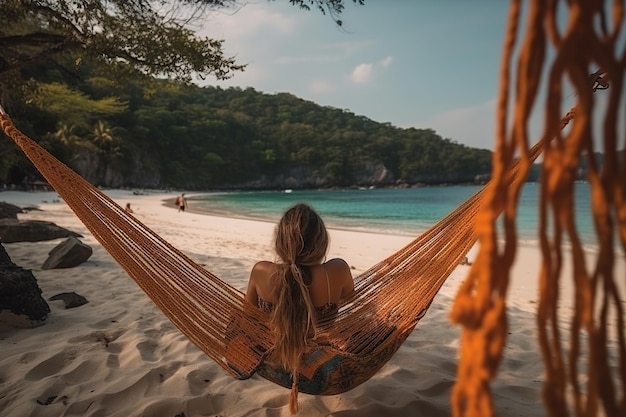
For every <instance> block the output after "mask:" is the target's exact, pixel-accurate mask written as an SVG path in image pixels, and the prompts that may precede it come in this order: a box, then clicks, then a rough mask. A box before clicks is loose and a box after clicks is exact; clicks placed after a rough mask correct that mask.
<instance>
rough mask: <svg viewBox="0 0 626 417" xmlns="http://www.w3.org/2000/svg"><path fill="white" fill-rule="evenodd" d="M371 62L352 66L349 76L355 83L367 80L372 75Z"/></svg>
mask: <svg viewBox="0 0 626 417" xmlns="http://www.w3.org/2000/svg"><path fill="white" fill-rule="evenodd" d="M372 72H373V71H372V64H359V65H357V66H356V68H354V70H353V71H352V74H351V75H350V78H351V79H352V81H353V82H355V83H357V84H362V83H364V82H366V81H368V80H369V79H370V78H371V76H372Z"/></svg>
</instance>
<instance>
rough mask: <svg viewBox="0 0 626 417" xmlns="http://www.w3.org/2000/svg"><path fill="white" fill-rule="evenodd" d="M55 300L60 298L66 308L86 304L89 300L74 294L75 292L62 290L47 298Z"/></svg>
mask: <svg viewBox="0 0 626 417" xmlns="http://www.w3.org/2000/svg"><path fill="white" fill-rule="evenodd" d="M56 300H62V301H63V304H65V308H66V309H68V308H75V307H80V306H82V305H83V304H87V303H88V302H89V301H87V299H86V298H85V297H83V296H82V295H80V294H76V293H75V292H62V293H60V294H57V295H53V296H52V297H50V298H48V301H56Z"/></svg>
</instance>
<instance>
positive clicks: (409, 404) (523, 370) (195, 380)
mask: <svg viewBox="0 0 626 417" xmlns="http://www.w3.org/2000/svg"><path fill="white" fill-rule="evenodd" d="M106 193H107V195H109V196H110V197H111V198H112V199H113V200H114V201H116V202H118V203H119V204H120V205H121V206H123V205H124V204H125V203H127V202H130V203H131V205H132V208H133V210H134V214H133V215H134V216H135V217H137V218H138V219H139V220H140V221H141V222H142V223H144V224H146V225H147V226H148V227H150V228H151V229H153V230H154V231H155V233H157V234H159V235H160V236H162V237H163V238H164V239H165V240H167V241H168V242H169V243H171V244H172V245H174V246H175V247H177V248H179V249H180V250H182V251H183V252H184V253H185V254H187V255H188V256H189V257H190V258H191V259H193V260H194V261H195V262H197V263H198V264H201V265H204V266H205V267H206V268H207V269H209V270H210V271H211V272H213V273H214V274H215V275H217V276H219V277H221V278H222V279H223V280H224V281H225V282H226V283H228V284H229V285H231V286H233V287H235V288H236V289H238V290H240V291H244V290H245V288H246V285H247V280H248V274H249V271H250V269H251V268H252V266H253V265H254V263H256V262H257V261H258V260H261V259H268V260H271V259H273V257H274V255H273V251H272V245H271V240H272V237H273V229H274V223H272V222H264V221H259V220H245V219H238V218H229V217H218V216H214V215H207V214H204V213H203V214H199V213H194V212H192V211H186V212H184V213H178V212H177V211H176V207H175V206H174V205H173V204H164V203H163V200H167V199H171V200H172V201H173V199H174V198H175V196H176V193H173V192H170V193H165V192H154V193H147V194H143V195H133V194H132V190H107V191H106ZM55 196H56V193H54V192H37V193H26V192H21V193H20V192H13V191H10V192H2V193H0V201H7V202H9V203H12V204H16V205H18V206H20V207H22V206H25V205H30V206H33V205H36V206H39V208H40V209H41V210H42V211H31V212H29V213H26V214H19V215H18V217H19V218H20V219H32V220H47V221H51V222H53V223H56V224H57V225H59V226H62V227H65V228H68V229H70V230H73V231H76V232H78V233H80V234H82V235H83V238H82V239H81V240H82V241H83V242H85V243H86V244H88V245H90V246H91V247H92V248H93V249H94V253H93V255H92V257H91V258H90V259H89V260H88V261H87V262H85V263H84V264H81V265H79V266H77V267H75V268H70V269H59V270H42V269H41V264H42V262H43V260H45V258H46V257H47V253H48V252H49V251H50V250H51V249H52V248H53V247H54V246H55V245H56V244H58V243H59V242H60V241H62V240H63V239H57V240H54V241H46V242H21V243H9V244H4V246H5V248H6V250H7V252H8V253H9V255H10V257H11V259H12V261H13V262H14V263H16V264H17V265H19V266H21V267H23V268H25V269H31V270H32V272H33V274H34V275H35V277H36V278H37V280H38V283H39V285H40V287H41V289H42V291H43V294H42V295H43V297H44V298H45V299H46V300H48V298H50V297H51V296H53V295H54V294H57V293H60V292H65V291H75V292H77V293H78V294H81V295H83V296H85V297H86V298H87V299H88V300H89V303H88V304H86V305H84V306H81V307H79V308H77V309H69V310H66V309H64V308H63V306H62V304H60V303H59V302H56V301H48V303H49V305H50V308H51V310H52V311H51V313H50V315H49V317H48V319H47V320H46V323H45V324H44V325H42V326H40V327H36V328H32V329H21V330H9V331H0V349H1V350H2V352H3V353H4V355H3V357H2V358H0V417H14V416H20V417H22V416H50V417H53V416H54V417H57V416H64V415H82V416H93V417H96V416H104V415H106V416H113V417H129V416H130V417H135V416H137V417H139V416H142V417H163V416H175V415H180V414H181V413H184V415H185V416H186V417H192V416H194V417H195V416H203V415H224V416H237V417H238V416H241V417H243V416H258V417H270V416H288V415H289V411H288V410H289V405H288V397H289V390H287V389H284V388H281V387H278V386H276V385H274V384H272V383H269V382H267V381H266V380H263V379H262V378H260V377H258V376H256V375H255V376H253V377H252V378H251V379H249V380H245V381H238V380H235V379H234V378H232V377H230V376H229V375H228V374H227V373H226V372H225V371H223V370H222V369H221V368H219V367H218V366H217V365H216V364H215V363H214V362H212V361H211V359H210V358H208V357H207V356H206V355H204V354H203V353H202V352H201V351H199V350H198V349H197V348H196V347H195V346H194V345H193V344H192V343H191V342H190V341H189V340H188V339H187V338H186V337H185V336H184V335H182V334H181V333H180V332H179V331H178V329H176V328H175V327H174V326H173V325H172V323H171V322H169V321H168V320H167V319H166V318H165V316H164V315H163V314H162V313H161V312H160V311H159V310H157V309H156V307H155V306H154V304H153V303H152V302H151V301H150V300H149V299H148V298H147V297H146V295H145V294H144V293H143V292H142V291H141V290H140V289H139V288H138V287H137V285H136V284H135V283H134V281H133V280H132V279H130V278H129V276H128V275H127V274H126V273H125V272H124V271H123V270H122V269H121V268H120V267H119V265H117V264H116V263H115V262H114V261H113V259H112V258H111V256H110V255H109V254H108V253H107V252H106V251H105V250H104V249H103V248H102V246H101V245H99V244H98V243H97V242H96V240H95V239H94V238H93V236H92V235H91V234H90V233H89V232H88V231H87V229H86V228H85V226H84V225H82V223H80V221H79V220H78V219H77V218H76V216H75V215H74V214H73V213H72V212H71V210H70V209H69V208H68V207H67V205H65V204H64V203H63V202H62V201H61V202H59V203H52V202H51V201H52V200H53V199H54V197H55ZM43 200H45V201H47V202H46V203H44V202H43ZM329 233H330V234H331V248H330V252H329V256H330V257H342V258H344V259H346V261H347V262H348V264H349V265H350V266H351V267H352V271H353V275H355V276H356V275H358V274H359V273H361V272H363V271H365V270H367V269H368V268H369V267H370V266H372V265H374V264H375V263H376V262H378V261H380V260H382V259H384V257H386V256H387V255H390V254H392V253H393V252H395V251H396V250H398V249H400V248H401V247H402V246H404V245H405V244H407V243H408V242H409V241H410V240H412V237H407V236H396V235H383V234H375V233H366V232H356V231H351V230H337V229H334V228H329ZM473 250H475V248H474V249H473ZM470 260H473V258H472V252H470ZM539 264H540V254H539V251H538V248H537V247H535V248H531V247H524V246H520V247H519V248H518V254H517V259H516V261H515V265H514V268H513V270H512V277H511V285H510V288H509V295H508V301H507V305H508V310H507V311H508V314H507V315H508V318H509V335H508V336H507V346H506V349H505V357H504V359H503V362H502V365H501V366H500V371H499V373H498V376H497V377H496V379H495V380H494V382H493V386H492V388H493V393H494V405H495V409H496V413H497V414H502V415H512V414H515V415H524V416H531V417H534V416H536V417H539V416H543V415H545V409H544V408H543V406H542V404H541V388H542V381H543V378H544V377H543V362H542V358H541V355H540V354H539V350H538V349H539V348H538V345H537V336H536V319H535V315H536V312H535V310H536V307H537V301H536V300H537V268H538V267H539ZM469 268H470V267H469V266H465V265H459V266H457V268H456V269H455V270H454V271H453V272H452V274H451V276H450V277H449V278H448V280H447V281H446V282H445V283H444V286H443V287H442V289H441V290H440V292H439V294H438V295H437V296H436V297H435V300H434V302H433V304H432V306H431V308H430V310H429V311H428V313H427V314H426V316H425V317H424V318H423V319H422V320H421V321H420V323H418V325H417V327H416V329H415V330H414V331H413V332H412V333H411V334H410V335H409V337H408V339H407V341H406V342H405V343H404V344H403V345H402V346H401V347H400V349H399V350H398V352H397V353H396V354H395V356H394V357H393V358H392V359H391V360H390V361H389V362H388V363H387V364H386V365H385V366H384V367H383V368H382V369H381V370H380V371H379V372H378V373H377V374H376V375H375V376H374V377H373V378H372V379H370V380H369V381H367V382H365V383H364V384H362V385H360V386H358V387H356V388H355V389H353V390H351V391H349V392H347V393H344V394H340V395H334V396H321V397H315V396H310V395H306V394H301V395H300V408H301V413H300V415H302V416H318V415H319V416H339V415H340V416H341V417H346V416H348V417H352V416H354V417H356V416H358V417H374V416H376V417H378V416H379V415H385V416H398V417H400V416H402V417H404V416H407V415H411V416H429V417H430V416H433V417H443V416H449V415H450V414H451V410H450V404H449V398H450V393H451V390H452V386H453V384H454V381H455V379H456V361H457V360H458V348H459V346H460V343H461V342H460V337H459V334H460V328H459V327H458V326H455V325H452V324H451V323H450V322H449V319H448V315H449V310H450V308H451V306H452V303H453V300H454V297H455V295H456V292H457V290H458V288H459V285H460V284H461V282H462V281H463V280H464V278H465V276H466V274H467V272H468V271H469ZM620 273H623V271H622V272H620ZM571 290H572V288H571V285H570V284H569V281H565V282H564V287H563V291H564V292H567V291H571ZM568 299H569V300H571V299H572V297H569V298H568ZM571 311H572V310H571V307H568V306H567V305H566V304H565V303H564V304H563V305H561V308H560V309H559V314H560V317H562V318H563V319H566V318H569V316H570V314H571ZM565 326H566V325H565V323H564V322H562V327H563V328H564V329H565ZM616 366H617V365H616ZM46 403H47V404H46Z"/></svg>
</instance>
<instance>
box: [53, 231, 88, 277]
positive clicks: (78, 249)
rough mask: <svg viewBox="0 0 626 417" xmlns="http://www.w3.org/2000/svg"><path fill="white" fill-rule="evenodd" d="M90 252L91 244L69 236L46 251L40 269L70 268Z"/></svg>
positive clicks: (83, 259) (81, 261)
mask: <svg viewBox="0 0 626 417" xmlns="http://www.w3.org/2000/svg"><path fill="white" fill-rule="evenodd" d="M92 253H93V249H91V246H89V245H87V244H85V243H83V242H81V241H80V240H78V239H76V238H75V237H74V236H70V237H69V238H67V239H66V240H64V241H63V242H61V243H59V244H58V245H57V246H55V247H54V248H53V249H52V250H51V251H50V252H49V253H48V259H46V260H45V261H44V263H43V265H42V266H41V269H57V268H72V267H75V266H78V265H80V264H82V263H83V262H85V261H86V260H87V259H89V257H90V256H91V254H92Z"/></svg>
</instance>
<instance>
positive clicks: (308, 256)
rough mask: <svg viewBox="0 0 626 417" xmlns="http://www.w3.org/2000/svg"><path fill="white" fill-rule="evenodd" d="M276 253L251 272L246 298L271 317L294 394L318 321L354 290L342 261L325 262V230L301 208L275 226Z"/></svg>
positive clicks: (309, 211) (305, 207) (277, 348)
mask: <svg viewBox="0 0 626 417" xmlns="http://www.w3.org/2000/svg"><path fill="white" fill-rule="evenodd" d="M275 249H276V254H277V255H278V258H279V260H278V262H269V261H261V262H258V263H257V264H256V265H254V267H253V268H252V272H251V273H250V281H249V283H248V290H247V292H246V300H248V301H249V302H250V303H252V304H254V305H256V306H258V307H259V308H261V309H264V310H266V311H268V312H271V313H272V314H271V319H270V325H271V327H272V330H273V331H274V333H275V335H276V343H275V347H274V351H275V354H276V357H277V358H278V360H280V362H281V365H282V366H283V367H284V368H285V369H286V370H287V371H289V372H290V373H291V375H292V377H293V389H294V390H296V386H297V372H298V366H299V363H300V356H301V354H302V353H303V352H304V349H305V347H306V344H307V341H308V340H310V339H312V338H314V337H315V325H316V322H317V320H318V319H321V318H327V317H331V316H332V315H334V314H336V313H337V308H338V305H339V303H340V301H341V300H342V299H344V298H346V297H349V296H350V295H351V294H352V293H353V292H354V281H353V280H352V273H351V272H350V267H349V266H348V264H347V263H346V262H345V261H344V260H343V259H331V260H330V261H327V262H324V260H325V258H326V252H327V251H328V232H327V230H326V227H325V226H324V222H323V221H322V219H321V218H320V216H319V215H318V214H317V213H316V212H315V211H314V210H313V209H312V208H311V207H309V206H308V205H306V204H297V205H295V206H293V207H292V208H290V209H289V210H287V211H286V212H285V214H284V215H283V217H282V218H281V220H280V222H279V223H278V225H277V226H276V236H275Z"/></svg>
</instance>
